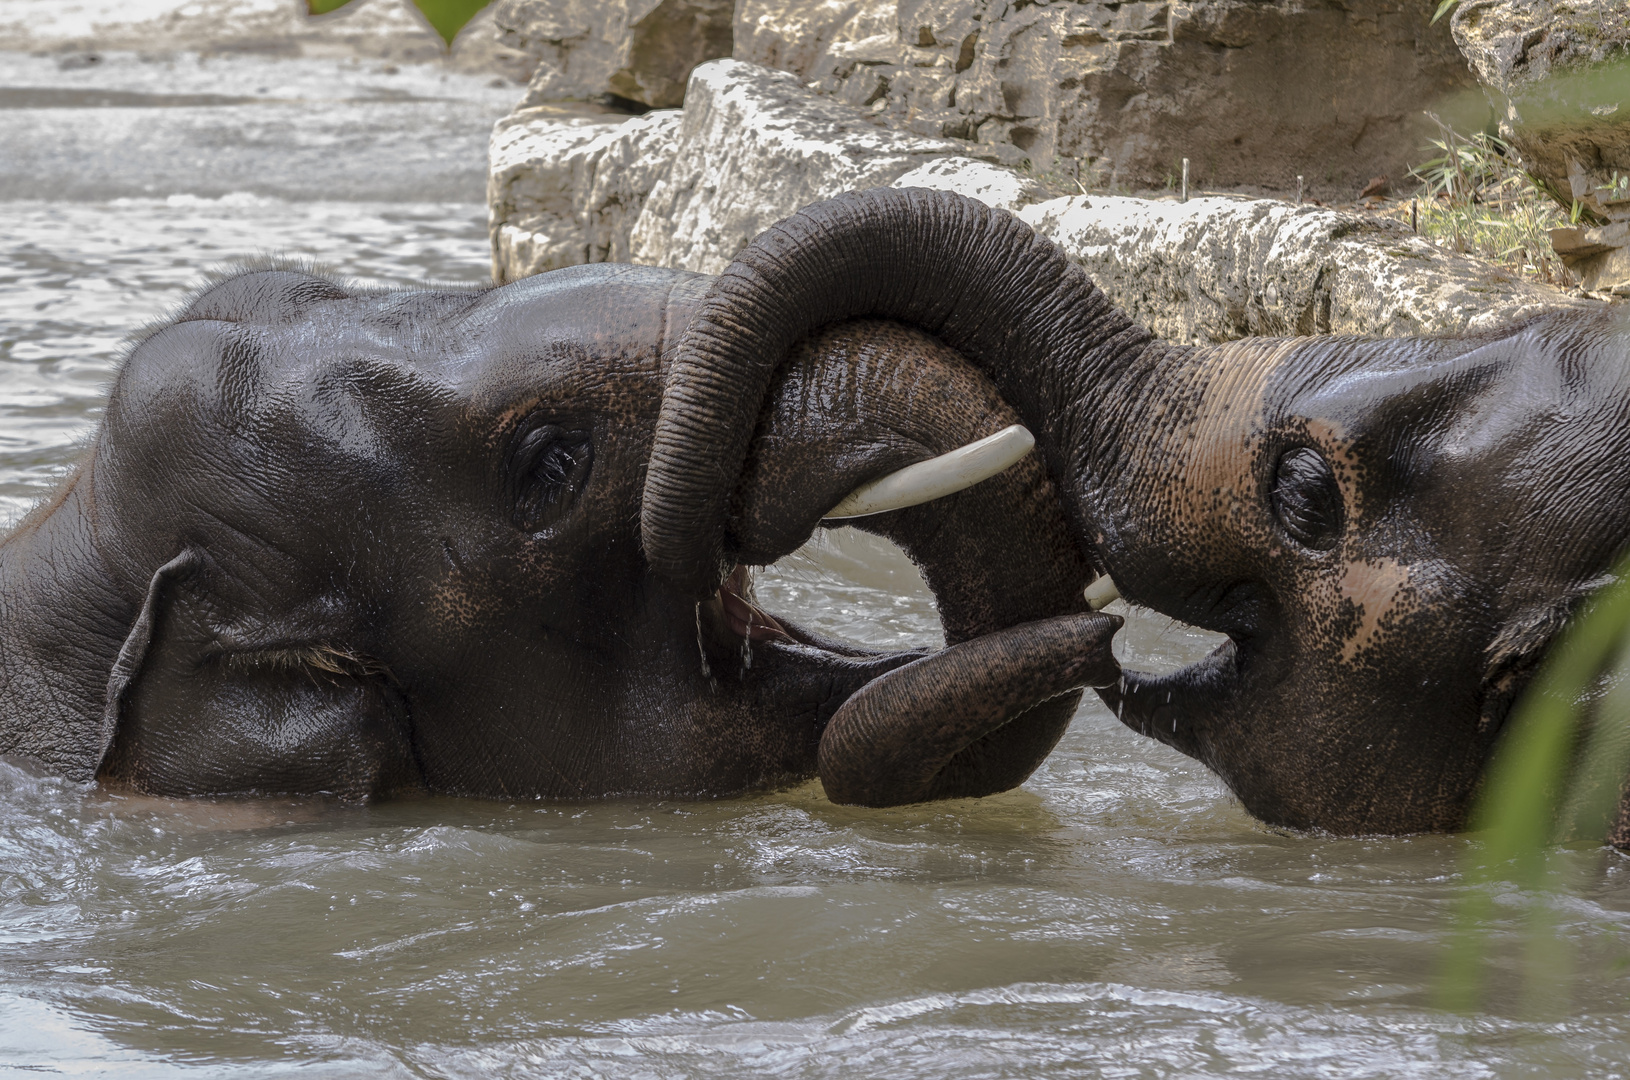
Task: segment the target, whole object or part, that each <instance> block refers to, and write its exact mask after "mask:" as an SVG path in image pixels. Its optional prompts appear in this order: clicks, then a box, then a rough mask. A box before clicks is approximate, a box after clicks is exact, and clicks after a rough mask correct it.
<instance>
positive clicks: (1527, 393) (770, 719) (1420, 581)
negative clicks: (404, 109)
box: [0, 189, 1630, 833]
mask: <svg viewBox="0 0 1630 1080" xmlns="http://www.w3.org/2000/svg"><path fill="white" fill-rule="evenodd" d="M853 320H862V321H853ZM877 320H883V321H877ZM1627 410H1630V327H1627V324H1626V321H1625V319H1624V318H1623V317H1622V316H1621V315H1617V314H1615V313H1614V312H1612V311H1609V310H1604V311H1602V312H1600V313H1594V314H1590V313H1587V314H1580V313H1578V312H1569V313H1565V314H1556V315H1549V316H1540V317H1537V318H1534V319H1531V320H1529V321H1527V322H1524V323H1521V324H1518V325H1514V326H1511V327H1507V328H1504V329H1501V330H1495V331H1490V332H1488V333H1485V334H1481V335H1472V336H1467V337H1464V338H1458V339H1457V338H1424V339H1418V340H1401V339H1400V340H1386V341H1376V340H1360V339H1351V338H1302V339H1288V340H1267V339H1262V340H1251V341H1244V342H1236V343H1233V344H1229V345H1222V346H1215V347H1190V346H1174V345H1170V344H1167V343H1163V342H1160V341H1158V340H1156V339H1155V338H1153V337H1152V335H1150V334H1149V333H1148V332H1147V331H1146V330H1144V329H1143V328H1141V327H1139V326H1138V325H1136V324H1135V323H1133V322H1132V321H1131V320H1130V319H1128V318H1127V317H1126V316H1125V315H1123V314H1122V313H1120V312H1119V311H1117V310H1116V309H1115V308H1114V307H1113V306H1112V305H1111V304H1110V303H1109V302H1108V301H1107V300H1106V299H1105V298H1104V296H1103V294H1102V293H1100V292H1099V291H1098V290H1097V289H1096V288H1095V287H1094V286H1093V285H1092V283H1091V282H1090V281H1089V280H1088V279H1087V278H1086V276H1085V274H1084V273H1083V272H1082V271H1081V270H1080V268H1079V267H1077V266H1074V265H1072V264H1071V263H1070V262H1069V261H1068V260H1067V259H1066V258H1065V257H1064V255H1063V253H1062V252H1061V251H1059V250H1058V249H1057V248H1056V247H1054V246H1053V245H1052V244H1050V243H1048V242H1047V241H1045V240H1043V239H1041V238H1039V237H1037V236H1036V235H1035V234H1034V233H1033V232H1031V231H1030V230H1029V229H1028V228H1027V227H1025V226H1024V225H1022V224H1020V223H1019V222H1017V221H1016V220H1015V219H1013V218H1012V217H1011V216H1010V215H1007V214H1005V213H1002V212H1000V211H993V210H991V209H989V208H988V207H985V206H984V205H982V204H980V203H977V202H974V201H972V200H968V199H964V198H961V197H959V196H955V195H950V194H947V193H942V192H925V191H911V190H893V189H880V190H875V191H870V192H862V193H856V194H853V195H850V196H845V197H843V198H840V199H837V200H833V201H832V202H829V203H825V204H820V205H818V206H816V207H812V208H810V209H808V210H805V211H803V212H801V213H799V214H797V215H795V216H794V217H792V218H790V219H788V220H787V221H785V222H782V223H781V224H779V225H777V226H775V227H774V228H772V229H770V230H768V231H767V232H766V233H765V234H764V235H762V236H760V237H759V238H758V239H756V240H755V241H754V242H753V243H752V244H751V245H750V246H749V247H748V248H747V249H746V250H745V251H744V252H743V253H742V255H741V256H740V257H739V258H738V259H737V261H736V262H735V263H734V264H732V266H731V267H730V268H728V269H727V270H726V271H725V273H724V274H722V275H721V276H720V277H719V278H717V279H707V278H701V277H698V276H695V275H687V274H681V273H677V272H670V271H662V270H655V269H645V268H632V267H620V268H619V267H604V266H602V267H585V268H578V269H575V270H571V271H560V272H557V273H555V274H550V275H545V276H542V277H539V278H534V279H529V280H527V281H523V282H518V283H516V284H514V285H510V286H506V287H504V288H502V289H497V290H493V291H490V292H485V293H419V294H402V295H394V296H392V295H385V294H359V293H352V292H348V291H347V290H345V289H343V288H341V287H339V286H337V285H335V284H334V283H332V282H328V281H325V280H324V279H321V278H318V277H314V276H312V275H307V274H298V273H290V272H264V273H259V274H249V275H245V276H242V277H239V278H236V279H233V280H230V281H228V282H226V283H224V284H222V285H220V286H218V287H216V288H215V289H212V290H210V291H209V292H206V293H205V294H203V295H202V296H201V297H200V298H199V299H198V300H197V301H195V302H194V304H193V305H192V306H191V307H190V308H189V310H188V311H187V312H186V313H185V314H184V315H183V316H182V317H181V318H180V319H178V320H177V321H175V322H174V323H172V324H170V325H168V326H167V327H165V328H164V329H162V330H160V331H159V332H157V333H155V334H153V335H152V336H150V337H149V338H147V339H146V340H145V341H144V342H143V343H142V344H141V345H140V346H139V347H138V348H137V349H136V350H135V351H134V353H133V354H132V356H131V359H130V361H129V362H128V363H127V364H126V365H125V368H124V369H123V371H122V373H121V375H120V378H119V380H118V383H117V385H116V386H115V388H114V391H113V395H112V399H111V402H110V405H109V409H108V413H107V417H106V420H105V421H104V423H103V426H102V428H101V429H100V431H99V432H98V434H97V437H96V439H95V441H94V442H93V445H92V447H91V449H90V451H89V453H88V454H87V456H86V459H85V461H84V462H83V463H82V465H81V467H80V468H79V469H78V471H77V472H76V473H75V475H74V476H73V477H72V478H70V480H69V481H68V482H67V483H66V484H65V486H64V487H63V489H62V490H61V491H60V492H59V493H58V494H57V496H56V497H55V498H54V499H52V500H51V501H49V502H48V503H47V504H45V505H43V506H42V507H40V508H39V509H38V510H36V512H35V513H34V514H33V515H31V516H30V518H29V519H27V520H26V521H25V522H24V523H23V525H22V526H20V527H19V528H18V530H16V531H15V532H14V533H13V534H12V535H11V536H10V537H9V538H7V539H6V540H5V541H4V542H3V544H0V753H10V754H22V755H25V756H29V757H32V758H34V759H35V760H39V761H43V762H45V763H47V764H49V765H51V766H53V767H55V768H57V769H59V770H61V771H63V772H65V773H67V774H69V775H71V776H75V777H78V778H81V779H88V778H90V777H91V776H95V775H100V776H102V777H103V778H105V779H108V780H112V781H116V782H121V783H127V784H131V785H134V786H136V787H138V788H141V789H143V790H147V791H153V792H157V793H161V794H189V793H196V792H203V791H272V790H278V791H334V792H339V793H341V794H346V795H351V796H356V797H363V796H368V795H373V794H379V793H383V792H388V791H392V790H400V789H412V788H420V789H429V790H432V791H441V792H450V793H462V794H478V795H502V796H516V795H535V796H547V797H564V798H580V797H592V796H604V795H612V794H633V793H647V794H689V795H697V794H709V793H725V792H732V791H741V790H748V789H752V788H756V787H764V786H770V785H774V784H777V783H782V782H785V781H788V780H791V779H795V778H799V777H804V776H808V775H810V774H811V773H813V772H814V771H815V770H816V769H817V768H818V769H819V772H820V775H821V776H822V779H823V781H824V782H825V783H826V785H827V788H828V791H829V793H831V794H832V795H833V797H834V798H838V799H840V800H842V801H847V802H857V803H869V804H887V803H897V802H908V801H915V800H918V799H924V798H935V797H944V796H951V795H978V794H986V793H989V792H992V791H997V790H1001V789H1003V788H1006V787H1010V786H1012V785H1013V784H1016V783H1018V782H1020V781H1021V780H1022V779H1023V778H1024V777H1025V776H1027V775H1028V774H1029V772H1030V771H1031V770H1032V769H1033V768H1034V767H1035V766H1036V764H1037V763H1039V761H1040V760H1041V759H1042V758H1043V757H1044V756H1045V754H1046V753H1047V752H1048V751H1049V750H1050V749H1051V747H1052V746H1053V744H1054V743H1055V742H1056V741H1057V739H1058V737H1059V735H1060V734H1061V732H1062V730H1063V728H1064V725H1065V724H1066V723H1067V722H1068V720H1069V717H1070V714H1071V712H1072V711H1073V708H1074V705H1075V702H1076V699H1077V696H1078V688H1080V687H1082V686H1087V685H1091V686H1097V687H1100V690H1099V692H1100V694H1101V695H1102V696H1103V697H1104V699H1105V700H1106V702H1108V703H1109V704H1110V706H1111V707H1112V708H1114V709H1115V710H1116V712H1117V714H1118V715H1119V716H1120V717H1121V719H1122V720H1123V721H1124V722H1125V723H1126V724H1128V725H1130V726H1131V727H1133V728H1135V729H1137V730H1139V731H1141V732H1143V733H1145V734H1147V735H1150V736H1152V737H1154V738H1157V739H1160V740H1161V741H1163V742H1166V743H1169V744H1170V745H1172V746H1174V747H1176V748H1177V749H1179V750H1181V751H1183V752H1185V753H1188V754H1191V755H1193V756H1195V757H1197V758H1199V759H1200V760H1202V761H1204V762H1206V763H1207V764H1208V765H1210V766H1211V767H1212V768H1213V769H1215V770H1216V771H1217V772H1218V773H1219V774H1220V775H1221V776H1222V777H1223V778H1224V780H1226V781H1227V783H1228V784H1229V785H1230V786H1231V787H1232V788H1233V790H1234V791H1235V792H1236V793H1237V794H1238V795H1239V797H1240V799H1241V801H1242V802H1243V803H1244V804H1245V806H1246V807H1247V808H1248V809H1250V810H1251V811H1252V812H1253V813H1255V814H1257V815H1258V816H1259V817H1262V818H1263V819H1265V820H1267V821H1270V822H1273V823H1277V824H1284V825H1292V826H1298V827H1316V828H1323V829H1328V830H1331V831H1337V832H1348V833H1357V832H1406V831H1418V830H1428V829H1453V828H1457V827H1459V826H1460V825H1461V824H1462V823H1463V821H1464V816H1465V813H1466V810H1467V806H1468V805H1469V801H1470V799H1471V797H1472V795H1473V793H1474V791H1475V789H1476V786H1477V783H1478V781H1479V778H1480V775H1481V770H1482V767H1483V764H1484V761H1485V759H1486V757H1487V754H1488V751H1489V748H1490V747H1491V745H1492V744H1493V741H1494V740H1495V739H1496V737H1497V736H1498V734H1499V731H1500V729H1501V726H1502V724H1503V723H1504V720H1505V717H1506V714H1507V712H1508V711H1509V709H1510V706H1511V703H1512V701H1513V700H1514V699H1515V697H1516V696H1517V695H1518V694H1519V693H1520V692H1521V690H1522V689H1523V687H1524V686H1525V685H1526V683H1527V682H1528V680H1529V678H1530V676H1531V674H1532V671H1533V669H1534V666H1535V664H1536V662H1537V660H1538V658H1539V657H1540V656H1541V654H1542V653H1543V651H1544V649H1545V647H1546V646H1547V645H1548V644H1549V643H1550V641H1551V640H1552V639H1553V638H1554V636H1555V634H1556V632H1557V630H1558V629H1559V628H1560V626H1561V625H1562V623H1563V622H1564V621H1565V619H1566V618H1567V616H1568V614H1569V613H1570V612H1571V611H1572V610H1573V608H1574V606H1575V605H1576V604H1577V603H1578V601H1579V600H1580V598H1581V597H1583V596H1586V595H1588V594H1589V593H1590V592H1591V591H1592V589H1594V588H1595V587H1596V586H1597V585H1599V584H1600V582H1601V581H1602V579H1603V575H1604V574H1605V573H1606V571H1607V570H1608V569H1609V567H1610V566H1611V565H1612V564H1613V562H1614V560H1615V558H1617V557H1618V555H1619V554H1620V553H1621V552H1622V550H1623V548H1624V547H1625V545H1626V541H1627V540H1630V470H1626V469H1624V468H1623V467H1622V465H1621V462H1622V461H1623V460H1624V459H1625V454H1626V451H1627V450H1630V415H1627ZM1015 421H1018V422H1022V423H1024V424H1025V425H1027V426H1028V427H1029V428H1030V430H1032V431H1033V432H1034V433H1035V436H1036V440H1037V450H1038V454H1036V455H1032V456H1030V457H1029V458H1027V459H1025V460H1024V461H1023V462H1021V463H1020V464H1019V465H1018V466H1016V467H1014V468H1013V469H1011V470H1009V471H1008V472H1006V473H1004V474H1002V475H1001V476H999V477H997V478H995V479H992V480H989V481H986V482H985V483H982V484H978V485H976V486H974V487H972V488H969V489H968V490H965V491H962V492H960V493H958V494H956V495H953V496H951V497H949V498H946V499H942V500H940V501H938V502H932V503H927V504H924V505H921V506H915V507H911V508H909V509H901V510H895V511H892V512H889V513H885V514H880V515H879V516H877V517H875V518H871V519H868V521H867V527H868V528H869V529H872V530H874V531H876V532H878V533H880V534H882V535H885V536H888V537H889V538H891V539H893V540H894V541H896V542H897V543H899V544H900V545H901V546H902V547H903V548H905V549H906V550H907V552H908V553H910V554H911V555H912V556H913V558H915V559H916V560H917V561H918V562H919V564H920V565H921V567H922V568H923V571H924V574H925V577H926V578H927V580H928V582H929V584H930V586H931V587H932V588H933V590H934V591H935V594H936V597H937V598H938V601H939V605H940V613H941V618H942V621H943V623H944V625H945V628H946V636H947V642H948V645H949V646H950V647H949V648H947V649H946V650H944V651H942V652H940V653H937V654H933V655H919V654H904V655H877V654H869V653H863V652H861V651H859V650H855V649H850V648H847V647H845V646H842V645H840V644H837V643H832V642H826V641H822V640H820V639H818V638H816V637H814V636H813V635H810V634H808V633H806V632H804V631H802V630H799V629H798V628H797V627H796V625H795V624H793V623H791V622H788V621H786V620H784V619H780V618H777V617H775V616H772V615H769V614H767V613H764V612H762V611H760V610H758V609H757V608H756V607H754V606H753V605H752V603H751V595H750V587H749V586H748V585H747V584H746V582H747V578H746V576H745V570H744V569H743V568H744V567H746V566H751V565H758V564H763V563H767V562H770V561H773V560H774V559H776V558H778V557H780V556H782V555H784V554H786V553H788V552H790V551H792V550H793V549H795V548H796V547H797V546H799V545H800V544H801V543H802V542H803V541H804V540H805V539H807V538H808V536H809V535H810V533H811V532H812V531H813V530H814V529H815V528H817V527H818V526H819V524H820V522H821V520H822V518H823V517H824V515H826V514H827V513H828V512H829V511H830V510H831V509H832V507H833V506H834V505H836V504H837V503H838V502H839V500H841V499H842V498H843V497H844V496H845V495H846V494H847V493H848V492H849V491H851V490H853V489H854V488H855V487H856V486H857V485H858V484H861V483H864V482H866V481H869V480H872V479H875V478H877V477H879V476H882V475H885V474H889V473H891V472H892V471H893V470H896V469H898V468H900V467H902V466H905V465H909V464H911V463H913V462H917V461H921V460H923V459H925V458H929V457H933V456H934V455H937V454H941V453H944V452H945V451H947V450H949V449H952V448H953V447H956V446H959V445H962V444H964V443H966V442H969V441H970V440H973V439H976V438H979V437H981V436H984V435H988V434H990V433H991V432H993V431H996V430H997V429H999V428H1002V427H1004V426H1006V425H1008V424H1012V423H1014V422H1015ZM1101 573H1108V574H1110V575H1112V576H1113V579H1114V580H1115V582H1117V583H1118V585H1119V587H1120V590H1121V592H1122V593H1123V594H1124V595H1126V596H1127V597H1128V598H1129V599H1130V600H1132V601H1133V602H1135V603H1139V604H1142V605H1144V606H1147V607H1150V608H1153V609H1155V610H1156V611H1159V612H1161V613H1163V614H1166V615H1169V616H1171V617H1174V618H1177V619H1181V620H1183V621H1185V622H1188V623H1191V624H1194V625H1197V626H1201V627H1204V628H1206V629H1209V630H1214V631H1218V632H1220V633H1223V634H1225V635H1227V638H1228V640H1227V642H1226V643H1225V644H1224V645H1223V646H1222V647H1221V648H1219V649H1218V650H1216V651H1215V652H1214V653H1213V654H1212V655H1211V656H1210V657H1209V658H1207V659H1206V660H1204V661H1202V662H1200V663H1198V664H1195V665H1191V666H1190V667H1189V668H1186V669H1184V670H1181V671H1178V672H1174V673H1172V674H1170V675H1166V676H1160V677H1156V676H1149V675H1142V674H1138V673H1135V672H1127V673H1124V674H1123V673H1121V672H1119V670H1118V668H1117V667H1116V665H1115V664H1114V661H1113V659H1112V658H1111V657H1110V656H1109V653H1108V648H1107V643H1108V638H1109V636H1110V634H1112V633H1113V630H1114V628H1115V626H1116V625H1118V620H1116V619H1114V618H1113V617H1110V616H1105V615H1095V614H1091V613H1089V612H1086V610H1085V603H1084V600H1083V598H1082V595H1081V590H1082V587H1083V586H1084V585H1086V584H1087V583H1088V582H1089V581H1090V580H1091V579H1092V578H1093V577H1094V576H1095V574H1101Z"/></svg>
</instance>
